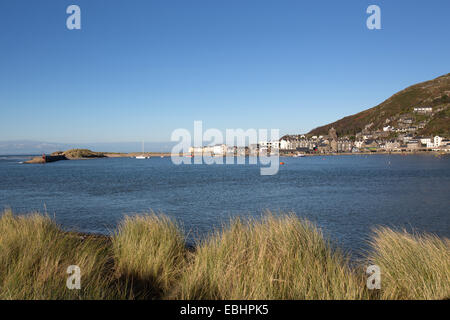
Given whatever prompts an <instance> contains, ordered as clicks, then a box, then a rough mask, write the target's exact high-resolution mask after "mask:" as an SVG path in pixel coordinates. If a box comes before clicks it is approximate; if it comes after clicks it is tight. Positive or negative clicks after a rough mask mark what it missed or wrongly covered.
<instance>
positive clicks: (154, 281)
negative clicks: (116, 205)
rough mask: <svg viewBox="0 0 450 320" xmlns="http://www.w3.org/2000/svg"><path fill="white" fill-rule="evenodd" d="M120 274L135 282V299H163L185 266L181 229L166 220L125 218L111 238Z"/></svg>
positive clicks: (141, 217)
mask: <svg viewBox="0 0 450 320" xmlns="http://www.w3.org/2000/svg"><path fill="white" fill-rule="evenodd" d="M112 243H113V248H114V257H115V260H116V263H117V272H118V273H119V274H121V275H122V276H123V275H125V276H127V277H128V278H129V279H131V280H132V282H133V287H135V288H136V289H135V290H134V293H133V294H134V296H137V297H139V298H161V297H164V296H166V295H167V294H168V293H169V291H170V290H171V288H172V286H173V284H174V282H175V281H176V280H177V279H178V277H179V275H180V273H181V269H182V266H183V265H184V262H185V256H186V244H185V239H184V236H183V233H182V232H181V230H180V227H179V226H178V225H177V224H176V223H175V222H174V221H172V220H171V219H169V218H168V217H167V216H164V215H161V216H156V215H155V214H154V213H152V214H150V215H143V216H134V217H125V219H124V220H123V221H122V222H121V223H120V225H119V227H118V230H117V232H116V233H115V235H114V236H113V238H112Z"/></svg>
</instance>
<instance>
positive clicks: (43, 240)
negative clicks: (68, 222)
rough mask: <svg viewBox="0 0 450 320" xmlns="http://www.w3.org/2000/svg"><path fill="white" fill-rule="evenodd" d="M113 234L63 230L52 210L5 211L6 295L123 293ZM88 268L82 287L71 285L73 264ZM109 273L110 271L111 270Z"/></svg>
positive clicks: (1, 262) (0, 272)
mask: <svg viewBox="0 0 450 320" xmlns="http://www.w3.org/2000/svg"><path fill="white" fill-rule="evenodd" d="M107 241H108V240H105V239H97V238H93V237H92V238H90V237H87V238H85V239H82V238H80V237H79V236H77V235H75V234H69V233H65V232H62V231H61V230H60V229H59V228H58V226H57V225H56V224H55V223H54V222H53V221H52V220H51V219H50V218H49V217H47V216H43V215H39V214H31V215H28V216H14V215H13V214H12V212H11V211H10V210H7V211H5V212H4V214H3V215H2V216H1V217H0V299H33V300H34V299H37V300H42V299H45V300H50V299H119V298H124V297H125V296H124V294H125V290H122V287H123V286H120V287H119V286H117V285H116V284H115V283H114V281H113V280H114V279H113V277H111V276H110V274H111V270H112V265H113V263H112V254H111V250H110V248H109V245H108V244H107V243H106V242H107ZM70 265H77V266H79V267H80V269H81V270H82V283H81V286H82V289H81V290H69V289H68V288H67V287H66V281H67V278H68V277H69V274H67V268H68V267H69V266H70ZM105 275H106V276H105Z"/></svg>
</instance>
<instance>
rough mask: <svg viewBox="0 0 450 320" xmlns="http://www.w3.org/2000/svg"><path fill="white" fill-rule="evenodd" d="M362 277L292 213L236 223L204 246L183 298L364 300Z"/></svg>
mask: <svg viewBox="0 0 450 320" xmlns="http://www.w3.org/2000/svg"><path fill="white" fill-rule="evenodd" d="M361 284H362V279H359V278H358V277H357V276H356V275H355V274H353V272H352V271H350V269H349V267H348V265H347V257H345V256H344V255H343V254H342V253H341V252H339V251H335V250H333V249H332V248H331V246H330V244H329V243H328V242H327V241H325V240H324V237H323V235H322V233H321V231H320V230H319V229H317V228H316V227H315V226H314V225H313V224H312V223H310V222H308V221H306V220H300V219H298V218H297V217H296V216H294V215H283V216H281V217H275V216H273V215H270V214H269V215H268V216H265V217H264V218H263V219H262V220H260V221H256V220H248V221H246V222H244V221H242V220H240V219H236V220H233V221H232V222H231V224H230V226H229V227H227V228H224V230H222V231H221V232H217V233H216V234H215V235H213V236H212V237H211V238H210V239H207V240H206V241H204V242H203V243H202V244H200V245H199V246H198V248H197V250H196V253H195V255H194V256H193V258H192V262H191V264H190V266H189V267H188V269H187V270H186V272H185V273H184V274H183V277H182V279H181V281H180V284H179V288H178V298H181V299H251V300H253V299H361V298H362V297H363V296H364V286H363V285H361Z"/></svg>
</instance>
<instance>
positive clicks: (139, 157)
mask: <svg viewBox="0 0 450 320" xmlns="http://www.w3.org/2000/svg"><path fill="white" fill-rule="evenodd" d="M149 158H150V157H146V156H145V155H144V141H142V154H141V155H140V156H136V159H149Z"/></svg>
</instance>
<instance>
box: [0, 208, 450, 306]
mask: <svg viewBox="0 0 450 320" xmlns="http://www.w3.org/2000/svg"><path fill="white" fill-rule="evenodd" d="M371 246H372V249H371V251H370V253H369V254H368V256H367V264H377V265H378V266H380V268H381V287H382V288H381V291H380V292H379V293H377V294H375V295H374V294H373V293H372V292H369V290H367V289H366V287H365V284H366V276H365V275H364V274H363V268H356V269H355V268H352V267H350V266H349V263H348V257H347V256H346V255H345V254H344V253H343V252H342V251H340V250H339V249H336V248H334V247H333V246H332V245H331V244H330V243H329V241H327V240H326V239H325V238H324V236H323V235H322V232H321V231H320V229H318V228H317V227H316V226H315V225H314V224H312V223H311V222H308V221H307V220H301V219H299V218H297V217H296V216H295V215H278V216H275V215H273V214H267V215H266V216H263V217H262V218H261V219H258V220H245V221H244V220H241V219H233V220H232V221H231V222H230V224H229V225H228V226H225V227H224V228H222V229H221V230H218V231H216V232H215V233H214V234H212V235H211V236H210V237H207V238H206V239H204V240H203V241H201V242H199V243H198V244H197V245H196V247H195V248H194V250H187V249H186V244H185V239H184V235H183V232H182V230H181V229H180V227H179V226H178V224H177V223H176V222H174V221H173V220H171V219H170V218H168V217H167V216H164V215H155V214H150V215H141V216H133V217H126V218H125V219H124V220H123V221H122V222H121V223H120V224H119V227H118V229H117V231H116V232H115V233H114V234H113V235H112V237H95V236H83V237H81V236H80V235H77V234H74V233H68V232H64V231H62V230H61V229H60V228H59V227H58V226H57V225H56V224H55V223H54V222H53V221H52V220H51V219H50V218H49V217H47V216H43V215H40V214H31V215H27V216H16V215H13V213H12V212H11V211H10V210H7V211H5V212H4V213H3V215H1V216H0V299H373V298H381V299H448V298H450V253H449V251H450V240H449V239H447V238H437V237H435V236H432V235H427V234H424V235H414V234H408V233H406V232H396V231H392V230H391V229H387V228H379V229H376V230H375V231H374V235H373V237H372V241H371ZM69 265H78V266H79V267H80V269H81V290H69V289H68V288H67V287H66V280H67V278H68V276H69V275H68V274H67V273H66V270H67V267H68V266H69Z"/></svg>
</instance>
